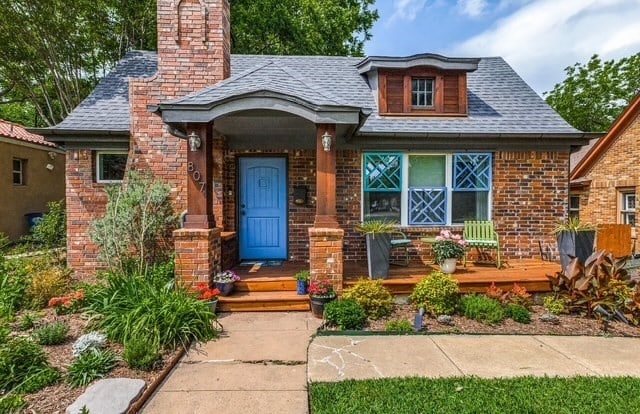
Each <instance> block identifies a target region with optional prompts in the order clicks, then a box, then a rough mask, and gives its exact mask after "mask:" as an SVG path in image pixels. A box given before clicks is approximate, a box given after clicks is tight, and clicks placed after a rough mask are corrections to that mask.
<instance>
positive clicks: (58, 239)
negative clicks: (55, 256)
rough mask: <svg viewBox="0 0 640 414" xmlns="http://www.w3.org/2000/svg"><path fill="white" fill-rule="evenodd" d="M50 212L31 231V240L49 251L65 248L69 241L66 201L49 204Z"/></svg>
mask: <svg viewBox="0 0 640 414" xmlns="http://www.w3.org/2000/svg"><path fill="white" fill-rule="evenodd" d="M47 206H48V208H49V212H48V213H47V214H45V215H44V216H43V217H42V221H40V222H39V223H38V224H36V225H35V226H34V227H33V229H31V234H30V237H29V239H30V240H31V241H33V242H34V243H36V244H39V245H41V246H43V247H45V248H47V249H52V248H55V247H63V246H64V245H65V244H66V240H67V211H66V208H65V202H64V200H61V201H52V202H50V203H48V204H47Z"/></svg>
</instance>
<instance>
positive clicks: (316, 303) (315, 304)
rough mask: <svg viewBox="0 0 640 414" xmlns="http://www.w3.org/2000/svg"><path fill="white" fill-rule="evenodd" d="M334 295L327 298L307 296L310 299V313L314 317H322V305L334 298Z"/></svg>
mask: <svg viewBox="0 0 640 414" xmlns="http://www.w3.org/2000/svg"><path fill="white" fill-rule="evenodd" d="M335 298H336V296H335V295H334V296H330V297H328V298H319V297H317V296H309V300H310V301H311V313H312V314H313V316H315V317H316V318H323V317H324V305H326V304H327V303H329V302H331V301H332V300H334V299H335Z"/></svg>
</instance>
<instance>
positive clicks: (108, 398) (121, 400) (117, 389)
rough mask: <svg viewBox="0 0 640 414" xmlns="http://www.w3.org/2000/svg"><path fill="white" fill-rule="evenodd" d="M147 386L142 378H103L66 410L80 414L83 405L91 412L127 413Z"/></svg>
mask: <svg viewBox="0 0 640 414" xmlns="http://www.w3.org/2000/svg"><path fill="white" fill-rule="evenodd" d="M145 386H146V385H145V382H144V381H143V380H140V379H130V378H109V379H103V380H100V381H98V382H96V383H95V384H93V385H90V386H89V387H88V388H87V389H86V390H85V391H84V393H83V394H82V395H81V396H79V397H78V399H76V401H75V402H74V403H73V404H71V405H70V406H69V407H67V409H66V411H65V412H66V413H67V414H78V413H80V412H81V411H82V407H86V408H87V409H88V410H89V412H90V413H91V414H120V413H126V412H127V410H128V409H129V406H130V405H131V402H132V401H134V400H136V399H137V398H138V396H139V395H140V394H141V393H142V391H144V389H145Z"/></svg>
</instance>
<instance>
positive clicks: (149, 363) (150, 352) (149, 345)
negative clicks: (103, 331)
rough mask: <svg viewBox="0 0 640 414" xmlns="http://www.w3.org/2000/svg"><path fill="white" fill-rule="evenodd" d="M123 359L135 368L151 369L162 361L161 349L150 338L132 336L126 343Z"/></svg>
mask: <svg viewBox="0 0 640 414" xmlns="http://www.w3.org/2000/svg"><path fill="white" fill-rule="evenodd" d="M122 359H124V361H125V362H126V363H127V365H129V367H131V368H133V369H139V370H142V371H151V370H153V369H154V368H155V366H156V364H157V363H158V362H159V361H160V350H159V349H158V345H156V344H154V343H153V342H152V341H151V340H149V339H148V338H145V337H138V338H132V339H130V340H129V342H127V343H126V344H125V345H124V353H123V354H122Z"/></svg>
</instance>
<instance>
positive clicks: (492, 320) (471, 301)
mask: <svg viewBox="0 0 640 414" xmlns="http://www.w3.org/2000/svg"><path fill="white" fill-rule="evenodd" d="M460 305H461V307H462V313H463V315H464V316H466V317H467V318H470V319H474V320H476V321H479V322H482V323H485V324H487V325H493V324H496V323H499V322H502V321H503V320H504V318H505V314H504V309H503V308H502V305H501V304H500V302H498V301H497V300H496V299H492V298H490V297H487V296H484V295H476V294H471V295H466V296H464V297H463V298H462V300H461V301H460Z"/></svg>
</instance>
